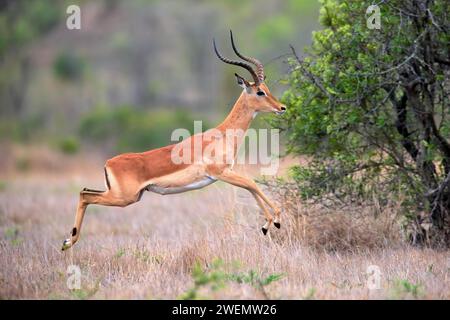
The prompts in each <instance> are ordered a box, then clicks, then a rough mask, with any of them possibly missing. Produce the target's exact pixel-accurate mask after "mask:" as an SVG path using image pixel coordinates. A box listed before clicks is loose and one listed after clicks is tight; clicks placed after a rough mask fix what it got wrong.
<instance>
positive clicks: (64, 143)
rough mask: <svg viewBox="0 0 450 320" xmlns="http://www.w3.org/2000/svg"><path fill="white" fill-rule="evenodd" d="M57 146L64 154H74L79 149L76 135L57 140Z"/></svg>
mask: <svg viewBox="0 0 450 320" xmlns="http://www.w3.org/2000/svg"><path fill="white" fill-rule="evenodd" d="M58 148H59V150H61V151H62V152H63V153H65V154H75V153H77V152H78V150H79V149H80V143H79V141H78V139H77V138H76V137H66V138H64V139H62V140H60V141H59V143H58Z"/></svg>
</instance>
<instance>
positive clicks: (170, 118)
mask: <svg viewBox="0 0 450 320" xmlns="http://www.w3.org/2000/svg"><path fill="white" fill-rule="evenodd" d="M194 120H195V119H194V118H193V117H192V116H190V115H188V113H187V112H185V111H183V110H174V111H168V110H157V111H144V110H139V109H135V108H132V107H130V106H121V107H118V108H115V109H112V110H111V109H106V108H101V107H100V108H96V109H94V110H93V111H91V112H89V113H88V114H86V115H84V116H83V117H82V119H81V122H80V127H79V133H80V135H81V136H82V137H83V138H84V139H85V140H89V141H90V142H94V143H96V144H98V145H105V144H112V145H113V149H114V150H112V151H114V152H142V151H146V150H149V149H153V148H157V147H162V146H164V145H167V144H170V143H174V142H173V141H170V138H171V134H172V131H173V130H174V129H177V128H185V129H187V130H189V131H190V133H193V130H194ZM207 127H208V125H207V124H205V122H203V130H205V129H207Z"/></svg>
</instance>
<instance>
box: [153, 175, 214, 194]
mask: <svg viewBox="0 0 450 320" xmlns="http://www.w3.org/2000/svg"><path fill="white" fill-rule="evenodd" d="M216 181H217V179H214V178H212V177H206V178H205V179H203V180H199V181H196V182H193V183H190V184H188V185H185V186H180V187H160V186H158V185H156V184H150V185H148V186H147V187H146V188H145V189H147V190H148V191H152V192H155V193H159V194H163V195H164V194H174V193H182V192H186V191H190V190H196V189H201V188H203V187H206V186H207V185H210V184H211V183H214V182H216Z"/></svg>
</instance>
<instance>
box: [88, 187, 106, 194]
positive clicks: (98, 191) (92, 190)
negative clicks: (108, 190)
mask: <svg viewBox="0 0 450 320" xmlns="http://www.w3.org/2000/svg"><path fill="white" fill-rule="evenodd" d="M83 191H87V192H95V193H103V192H104V191H101V190H95V189H89V188H83Z"/></svg>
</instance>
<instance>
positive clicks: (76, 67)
mask: <svg viewBox="0 0 450 320" xmlns="http://www.w3.org/2000/svg"><path fill="white" fill-rule="evenodd" d="M84 68H85V62H84V60H83V59H82V58H81V57H79V56H78V55H76V54H74V53H71V52H67V51H65V52H62V53H60V54H59V55H58V56H57V57H56V59H55V61H54V63H53V71H54V73H55V75H56V76H57V77H58V78H60V79H63V80H77V79H80V78H81V76H82V75H83V72H84Z"/></svg>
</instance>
